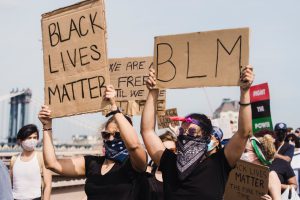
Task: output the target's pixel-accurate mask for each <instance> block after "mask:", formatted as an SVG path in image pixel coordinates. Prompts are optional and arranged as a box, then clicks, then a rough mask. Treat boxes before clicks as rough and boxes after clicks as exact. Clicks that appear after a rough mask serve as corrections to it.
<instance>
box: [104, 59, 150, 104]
mask: <svg viewBox="0 0 300 200" xmlns="http://www.w3.org/2000/svg"><path fill="white" fill-rule="evenodd" d="M152 64H153V57H152V56H151V57H138V58H115V59H109V73H110V80H111V84H112V85H113V86H114V87H115V90H116V92H117V97H116V99H117V100H118V101H122V100H145V99H147V95H148V89H147V87H146V82H147V79H148V76H149V75H148V74H149V68H150V67H151V66H152Z"/></svg>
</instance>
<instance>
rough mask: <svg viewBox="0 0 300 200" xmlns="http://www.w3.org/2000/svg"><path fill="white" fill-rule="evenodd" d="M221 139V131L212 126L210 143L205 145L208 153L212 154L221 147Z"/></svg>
mask: <svg viewBox="0 0 300 200" xmlns="http://www.w3.org/2000/svg"><path fill="white" fill-rule="evenodd" d="M222 139H223V131H222V130H221V129H220V128H218V127H216V126H213V129H212V132H211V138H210V143H209V144H208V145H207V152H208V155H212V154H214V153H216V152H217V151H219V150H220V149H221V148H222V144H221V141H222Z"/></svg>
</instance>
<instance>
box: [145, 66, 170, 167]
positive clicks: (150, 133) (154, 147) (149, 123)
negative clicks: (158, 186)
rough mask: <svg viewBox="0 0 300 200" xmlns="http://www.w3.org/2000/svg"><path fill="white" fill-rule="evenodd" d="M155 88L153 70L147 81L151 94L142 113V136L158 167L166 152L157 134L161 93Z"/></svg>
mask: <svg viewBox="0 0 300 200" xmlns="http://www.w3.org/2000/svg"><path fill="white" fill-rule="evenodd" d="M155 86H156V82H155V71H154V70H153V69H152V68H151V69H150V73H149V78H148V80H147V87H148V89H149V94H148V97H147V101H146V104H145V107H144V110H143V113H142V120H141V134H142V137H143V140H144V143H145V146H146V149H147V151H148V153H149V155H150V157H151V159H152V160H153V161H154V162H155V163H156V164H157V165H159V163H160V158H161V156H162V154H163V152H164V150H165V147H164V145H163V143H162V141H161V140H160V139H159V137H158V136H157V135H156V133H155V123H156V103H157V98H158V92H159V90H158V89H154V88H155Z"/></svg>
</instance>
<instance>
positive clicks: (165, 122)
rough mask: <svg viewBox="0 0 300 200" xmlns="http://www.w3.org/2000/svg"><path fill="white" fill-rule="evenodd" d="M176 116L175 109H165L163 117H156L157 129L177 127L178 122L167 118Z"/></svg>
mask: <svg viewBox="0 0 300 200" xmlns="http://www.w3.org/2000/svg"><path fill="white" fill-rule="evenodd" d="M172 116H178V114H177V109H176V108H170V109H167V110H166V111H165V113H164V115H157V125H158V129H163V128H168V127H169V124H172V125H174V126H179V122H178V121H172V120H170V118H169V117H172Z"/></svg>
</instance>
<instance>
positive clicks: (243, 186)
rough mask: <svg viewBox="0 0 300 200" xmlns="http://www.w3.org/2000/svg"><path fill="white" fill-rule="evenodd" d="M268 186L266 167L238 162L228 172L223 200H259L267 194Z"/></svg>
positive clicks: (267, 170)
mask: <svg viewBox="0 0 300 200" xmlns="http://www.w3.org/2000/svg"><path fill="white" fill-rule="evenodd" d="M268 184H269V169H268V167H265V166H262V165H256V164H253V163H249V162H246V161H242V160H239V161H238V163H237V165H236V167H235V168H234V169H233V170H232V171H231V172H230V175H229V179H228V181H227V184H226V188H225V194H224V200H232V199H239V200H260V199H261V198H260V197H261V196H263V195H265V194H268Z"/></svg>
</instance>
